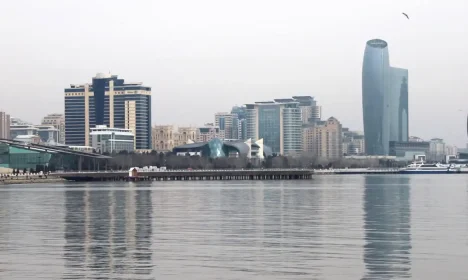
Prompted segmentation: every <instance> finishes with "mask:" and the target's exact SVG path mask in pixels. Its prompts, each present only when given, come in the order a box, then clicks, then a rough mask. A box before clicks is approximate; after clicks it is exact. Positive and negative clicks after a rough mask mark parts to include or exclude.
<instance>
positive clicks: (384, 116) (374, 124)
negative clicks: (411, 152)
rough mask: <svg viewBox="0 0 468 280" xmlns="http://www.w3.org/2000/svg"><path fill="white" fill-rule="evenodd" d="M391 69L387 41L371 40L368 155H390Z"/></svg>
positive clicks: (365, 101)
mask: <svg viewBox="0 0 468 280" xmlns="http://www.w3.org/2000/svg"><path fill="white" fill-rule="evenodd" d="M389 68H390V65H389V58H388V44H387V42H385V41H383V40H380V39H373V40H370V41H368V42H367V44H366V50H365V52H364V63H363V66H362V109H363V120H364V137H365V147H366V153H367V154H368V155H386V154H388V149H389V147H388V143H389V139H390V126H389V125H388V123H389V118H390V115H389V103H390V102H389V100H388V99H389V91H390V89H389V84H390V81H389V79H390V75H389V70H390V69H389Z"/></svg>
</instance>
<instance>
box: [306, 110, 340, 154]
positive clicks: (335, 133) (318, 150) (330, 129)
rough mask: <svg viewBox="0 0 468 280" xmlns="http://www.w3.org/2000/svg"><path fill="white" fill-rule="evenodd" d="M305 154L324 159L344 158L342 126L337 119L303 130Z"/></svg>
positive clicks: (321, 122)
mask: <svg viewBox="0 0 468 280" xmlns="http://www.w3.org/2000/svg"><path fill="white" fill-rule="evenodd" d="M303 139H304V140H303V144H304V150H305V151H304V152H305V153H307V154H309V155H313V156H316V157H318V158H324V159H338V158H341V157H342V156H343V143H342V126H341V123H340V122H339V121H338V120H337V119H336V118H333V117H331V118H329V119H328V120H326V121H320V122H318V123H316V124H315V125H312V126H309V127H304V129H303Z"/></svg>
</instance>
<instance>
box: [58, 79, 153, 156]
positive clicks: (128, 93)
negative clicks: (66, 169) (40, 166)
mask: <svg viewBox="0 0 468 280" xmlns="http://www.w3.org/2000/svg"><path fill="white" fill-rule="evenodd" d="M97 125H106V126H107V127H109V128H125V129H130V130H131V131H132V133H133V134H134V135H135V147H136V149H151V145H152V142H151V87H148V86H144V85H142V83H125V81H124V79H119V78H118V76H117V75H107V74H101V73H100V74H97V75H96V77H94V78H93V81H92V84H82V85H74V84H72V85H70V88H66V89H65V140H66V144H68V145H75V146H80V145H85V146H89V145H90V134H89V133H90V128H92V127H95V126H97Z"/></svg>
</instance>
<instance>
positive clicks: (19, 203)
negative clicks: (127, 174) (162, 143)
mask: <svg viewBox="0 0 468 280" xmlns="http://www.w3.org/2000/svg"><path fill="white" fill-rule="evenodd" d="M467 263H468V176H465V175H430V176H426V175H414V176H392V175H390V176H357V175H355V176H322V177H319V176H316V177H315V179H314V180H312V181H275V182H271V181H270V182H268V181H264V182H246V181H239V182H232V181H231V182H182V183H181V182H153V183H93V184H91V183H88V184H78V183H75V184H72V183H70V184H56V185H50V186H45V185H22V186H9V187H1V188H0V279H84V278H86V279H177V280H179V279H180V280H181V279H403V278H414V279H467V278H468V274H467V272H468V267H467V265H466V264H467Z"/></svg>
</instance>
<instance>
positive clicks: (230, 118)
mask: <svg viewBox="0 0 468 280" xmlns="http://www.w3.org/2000/svg"><path fill="white" fill-rule="evenodd" d="M236 118H237V116H236V115H235V114H231V113H216V114H215V123H214V124H215V126H218V127H219V131H220V133H219V134H220V135H219V138H220V139H223V140H224V139H237V138H234V135H235V131H237V130H238V127H235V126H234V124H236V123H237V122H236V121H235V119H236Z"/></svg>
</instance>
